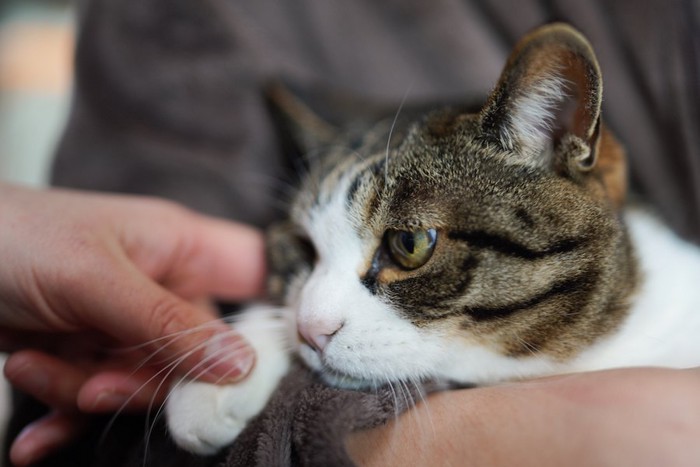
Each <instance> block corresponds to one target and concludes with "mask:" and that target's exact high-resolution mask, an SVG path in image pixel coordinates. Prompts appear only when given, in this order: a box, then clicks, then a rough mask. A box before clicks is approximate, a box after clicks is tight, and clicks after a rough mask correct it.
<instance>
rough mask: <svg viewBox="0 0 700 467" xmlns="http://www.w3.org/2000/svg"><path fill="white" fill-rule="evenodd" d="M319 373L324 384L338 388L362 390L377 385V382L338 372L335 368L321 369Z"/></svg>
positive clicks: (374, 387)
mask: <svg viewBox="0 0 700 467" xmlns="http://www.w3.org/2000/svg"><path fill="white" fill-rule="evenodd" d="M319 374H320V376H321V379H322V380H323V381H324V382H325V383H326V384H328V385H329V386H333V387H336V388H340V389H352V390H363V389H376V388H377V387H378V386H379V384H377V383H376V382H374V381H370V380H367V379H362V378H356V377H354V376H351V375H347V374H343V373H339V372H337V371H335V370H321V371H320V372H319Z"/></svg>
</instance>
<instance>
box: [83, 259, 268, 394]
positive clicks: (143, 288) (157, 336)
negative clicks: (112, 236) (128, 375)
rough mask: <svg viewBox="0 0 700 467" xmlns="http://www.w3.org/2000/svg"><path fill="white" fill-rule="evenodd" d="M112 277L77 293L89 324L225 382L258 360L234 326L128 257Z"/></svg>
mask: <svg viewBox="0 0 700 467" xmlns="http://www.w3.org/2000/svg"><path fill="white" fill-rule="evenodd" d="M109 279H110V280H94V281H92V283H91V284H90V287H89V288H88V289H89V290H88V291H87V292H82V293H77V294H74V295H73V300H74V302H73V303H72V307H73V308H74V309H75V310H77V312H78V313H79V314H80V315H81V316H82V319H83V320H84V321H85V324H86V325H87V326H89V327H94V328H96V329H99V330H101V331H102V332H104V333H105V334H109V335H111V336H113V337H116V338H117V339H119V340H121V341H122V342H125V343H127V344H133V345H141V344H143V345H144V349H145V350H147V351H150V352H151V353H152V355H154V356H156V357H157V359H158V360H159V361H161V362H165V363H164V365H165V364H167V363H174V364H177V366H179V367H180V371H179V372H180V373H184V372H190V374H191V376H192V377H195V378H199V379H203V380H205V381H210V382H215V383H220V382H234V381H237V380H239V379H241V378H243V377H245V376H246V375H247V374H248V372H249V371H250V369H251V368H252V367H253V364H254V362H255V354H254V351H253V349H252V347H250V345H249V344H248V343H247V342H246V341H245V339H243V337H242V336H240V335H239V334H238V333H236V332H234V331H233V330H232V329H231V328H230V327H229V326H226V325H225V324H223V323H222V322H220V321H218V320H216V319H215V318H214V316H213V314H212V313H211V312H210V311H208V310H207V309H206V308H204V307H197V306H194V305H193V304H191V303H189V302H187V301H185V300H182V299H181V298H179V297H177V296H176V295H175V294H173V293H171V292H170V291H168V290H165V289H164V288H162V287H161V286H159V285H158V284H156V283H154V282H153V281H152V280H150V279H149V278H148V277H146V276H145V275H143V274H142V273H141V272H140V271H139V270H137V269H136V268H135V266H134V265H133V264H131V263H129V262H128V261H127V260H126V259H124V261H123V262H119V261H117V260H115V263H114V264H113V265H112V266H111V269H110V271H109Z"/></svg>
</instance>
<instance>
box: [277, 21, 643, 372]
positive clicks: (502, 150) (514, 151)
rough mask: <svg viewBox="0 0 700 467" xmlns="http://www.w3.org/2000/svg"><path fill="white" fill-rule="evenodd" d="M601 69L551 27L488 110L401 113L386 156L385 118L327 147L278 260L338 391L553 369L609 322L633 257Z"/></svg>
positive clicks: (304, 345)
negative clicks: (604, 112) (417, 116)
mask: <svg viewBox="0 0 700 467" xmlns="http://www.w3.org/2000/svg"><path fill="white" fill-rule="evenodd" d="M544 57H546V59H545V58H544ZM579 62H580V63H579ZM563 64H567V65H566V66H565V65H563ZM545 65H548V66H545ZM567 66H568V67H569V68H567ZM599 79H600V77H599V74H598V71H597V65H596V64H595V59H594V58H593V56H592V52H590V49H589V48H588V45H587V44H586V43H585V41H584V40H583V39H582V38H581V37H580V36H579V35H578V34H577V33H575V32H573V31H572V30H570V29H569V28H566V27H563V26H550V27H549V28H545V29H543V30H541V31H538V32H536V33H534V34H533V35H531V36H528V37H527V38H526V39H524V41H523V42H522V43H521V44H520V45H519V46H518V47H517V48H516V51H515V52H514V55H513V56H512V57H511V59H510V61H509V64H508V65H507V67H506V70H505V71H504V74H503V76H502V78H501V81H500V83H499V86H498V87H497V89H496V91H495V92H494V95H492V96H491V99H490V100H489V102H488V103H487V106H486V107H485V108H484V109H483V110H482V112H480V113H478V114H464V113H460V112H457V111H452V110H441V111H435V112H433V113H430V114H428V115H426V116H425V117H424V118H423V119H421V120H420V121H418V122H414V123H412V124H408V125H404V124H403V123H399V125H398V126H397V127H395V128H393V134H392V140H391V141H390V145H389V146H390V147H389V149H387V139H386V138H388V133H389V131H388V130H389V127H390V124H391V121H383V122H380V123H379V124H377V125H376V126H375V127H374V128H373V129H372V130H370V131H368V132H366V133H365V134H364V135H363V137H362V139H361V142H360V143H359V144H357V142H355V147H354V148H353V149H352V150H350V149H349V148H348V145H347V144H346V143H347V141H344V140H343V138H342V137H341V138H340V140H339V141H338V143H337V144H336V145H335V146H333V149H332V150H330V151H327V153H326V154H323V155H321V156H319V157H318V161H319V162H318V163H317V164H316V165H315V166H314V167H313V169H312V171H311V173H310V175H309V177H308V179H307V180H306V182H305V186H304V188H303V190H302V192H301V193H300V195H299V197H298V198H297V200H296V202H295V204H294V207H293V209H292V212H291V222H290V224H289V225H290V226H291V227H289V230H288V231H286V232H285V235H286V237H287V238H286V240H285V241H284V242H281V246H280V247H279V249H281V250H284V251H286V252H285V253H280V252H278V253H277V256H278V257H279V256H285V255H286V260H284V261H282V263H283V264H284V267H283V268H282V269H287V270H286V271H283V273H284V275H285V276H286V280H287V281H288V284H287V285H286V297H285V300H286V302H287V304H288V305H289V306H291V307H292V308H294V309H295V310H296V314H297V324H298V329H299V333H300V336H301V337H302V339H301V342H300V354H301V356H302V358H304V360H305V361H306V362H307V363H308V364H309V365H310V366H311V367H312V368H314V369H316V370H319V371H320V372H321V374H322V375H323V376H324V377H325V378H326V379H327V380H328V381H329V382H331V383H332V384H336V385H339V386H366V385H373V384H381V383H383V382H386V381H396V380H409V381H410V380H414V381H415V380H419V379H425V378H441V379H451V380H457V381H461V382H475V383H480V382H490V381H494V380H499V379H503V378H512V377H517V376H528V375H532V374H543V373H547V372H549V371H554V370H556V369H557V365H558V364H560V363H561V362H564V361H566V360H567V359H570V358H572V357H574V356H575V355H576V354H577V353H578V352H580V351H581V350H582V349H584V348H585V347H586V346H588V345H590V344H591V343H593V342H594V341H595V340H596V339H597V338H599V337H601V336H604V335H605V334H607V333H609V332H611V331H612V330H613V329H614V328H615V326H617V325H618V324H619V322H620V321H621V319H622V318H623V316H624V314H625V312H626V310H627V305H628V304H627V300H628V297H629V295H630V292H631V290H632V288H633V284H634V265H633V261H632V260H631V258H630V251H629V245H628V243H627V239H626V234H625V231H624V228H623V226H622V224H621V221H620V219H619V216H618V208H619V205H620V203H621V196H620V194H619V192H620V191H621V190H622V188H621V187H620V185H621V182H620V180H621V178H620V177H621V176H620V173H621V171H622V169H620V167H619V164H621V163H622V162H621V157H620V154H619V152H618V151H616V148H614V144H613V143H612V142H611V140H610V138H609V137H608V136H607V135H605V134H603V135H602V136H601V129H600V123H599V105H600V96H599V89H600V83H599V82H598V81H597V80H599ZM571 83H573V85H572V84H571ZM565 94H573V95H571V96H570V98H568V99H565V98H564V95H565ZM564 101H566V102H567V103H568V104H570V105H571V106H573V110H572V111H571V112H569V116H568V117H567V116H561V117H559V116H557V115H555V114H556V113H557V110H556V108H555V107H557V106H559V107H563V106H564V104H563V103H564ZM558 119H559V120H558ZM353 138H354V139H355V140H356V139H357V138H356V137H353ZM290 262H292V263H294V265H295V266H290ZM273 264H274V261H273Z"/></svg>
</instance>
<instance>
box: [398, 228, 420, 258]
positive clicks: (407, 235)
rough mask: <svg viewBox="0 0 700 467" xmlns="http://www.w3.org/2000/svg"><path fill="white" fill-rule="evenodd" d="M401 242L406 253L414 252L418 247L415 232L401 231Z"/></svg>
mask: <svg viewBox="0 0 700 467" xmlns="http://www.w3.org/2000/svg"><path fill="white" fill-rule="evenodd" d="M401 244H402V245H403V247H404V249H405V250H406V253H409V254H411V255H412V254H413V253H414V252H415V249H416V237H415V234H414V233H413V232H401Z"/></svg>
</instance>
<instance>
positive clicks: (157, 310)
mask: <svg viewBox="0 0 700 467" xmlns="http://www.w3.org/2000/svg"><path fill="white" fill-rule="evenodd" d="M185 313H186V310H185V309H184V307H183V306H182V303H181V302H180V300H179V299H177V298H176V297H174V296H171V295H167V294H166V295H163V296H162V297H159V298H158V299H157V300H156V301H155V302H154V304H153V306H152V307H151V310H150V316H149V319H150V322H149V323H148V328H149V330H150V335H151V336H153V338H159V337H164V338H169V339H172V338H174V337H176V336H177V335H178V334H180V333H181V332H182V331H183V330H184V327H185V316H184V314H185Z"/></svg>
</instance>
